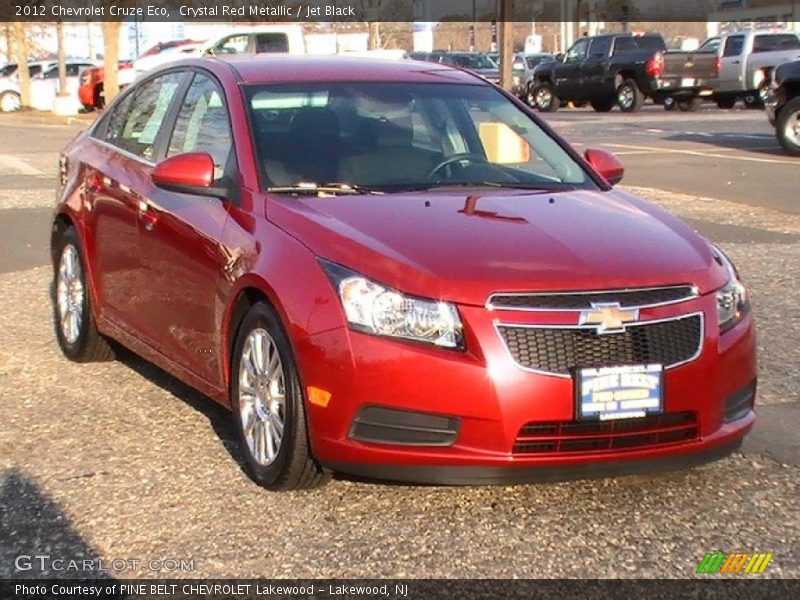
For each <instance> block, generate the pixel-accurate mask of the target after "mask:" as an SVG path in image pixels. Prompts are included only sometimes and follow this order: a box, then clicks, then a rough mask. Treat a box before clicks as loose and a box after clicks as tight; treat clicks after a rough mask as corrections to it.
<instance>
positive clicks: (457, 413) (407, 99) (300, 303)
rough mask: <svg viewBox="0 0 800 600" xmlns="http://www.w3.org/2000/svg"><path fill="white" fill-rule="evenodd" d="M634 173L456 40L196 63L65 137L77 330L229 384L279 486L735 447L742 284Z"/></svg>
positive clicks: (219, 392) (749, 404) (451, 479)
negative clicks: (552, 117)
mask: <svg viewBox="0 0 800 600" xmlns="http://www.w3.org/2000/svg"><path fill="white" fill-rule="evenodd" d="M622 174H623V170H622V167H621V165H620V164H619V163H618V162H617V161H616V160H615V159H614V157H613V156H611V155H609V154H607V153H605V152H603V151H600V150H587V151H586V152H585V153H584V154H583V155H579V154H578V153H577V152H576V151H575V150H574V149H573V148H571V147H570V146H569V145H567V144H566V143H565V142H564V141H563V140H562V139H561V138H559V137H558V136H557V135H556V134H555V133H554V132H553V131H552V130H551V129H550V128H549V127H548V126H547V125H546V124H544V123H543V122H541V121H540V120H539V119H538V118H537V117H536V116H535V115H533V114H532V113H531V111H530V110H529V109H528V108H527V107H525V106H524V105H523V104H522V103H520V102H519V101H518V100H517V99H516V98H514V97H512V96H511V95H509V94H507V93H505V92H504V91H502V90H501V89H499V88H498V87H496V86H494V85H492V84H490V83H488V82H487V81H485V80H484V79H481V78H480V77H478V76H476V75H474V74H471V73H468V72H466V71H461V70H457V69H453V68H449V67H446V66H443V65H435V64H429V63H421V62H414V61H396V62H393V61H374V60H365V59H349V58H341V57H320V58H310V57H290V56H281V57H261V56H259V57H233V58H229V59H193V60H188V61H184V62H181V63H173V64H172V65H170V66H168V67H164V68H161V69H159V70H157V71H155V72H153V73H151V74H150V75H148V76H147V77H146V78H144V79H143V80H141V81H140V82H138V83H137V84H136V85H133V86H131V87H130V88H128V89H127V90H126V91H125V92H124V93H123V94H122V95H121V96H119V97H118V98H117V99H116V100H115V101H114V102H113V104H112V105H111V106H109V108H108V109H107V110H106V112H105V113H104V114H103V115H102V117H101V118H100V119H99V120H98V121H97V122H96V123H95V124H94V125H93V126H92V127H91V128H90V129H89V130H88V131H86V132H85V133H83V134H81V135H80V136H79V137H78V138H77V139H76V140H74V141H73V142H72V143H71V144H70V145H69V146H68V147H67V148H66V149H65V150H64V151H63V153H62V155H61V157H60V186H59V190H58V196H59V201H58V205H57V209H56V214H55V218H54V221H53V227H52V256H53V262H54V282H53V305H54V313H55V330H56V335H57V338H58V343H59V345H60V347H61V349H62V351H63V353H64V354H65V355H66V356H67V357H68V358H70V359H72V360H74V361H78V362H88V361H96V360H104V359H110V358H112V357H113V349H114V347H115V345H116V344H121V345H123V346H126V347H128V348H130V349H132V350H133V351H135V352H136V353H138V354H140V355H141V356H143V357H145V358H146V359H148V360H150V361H152V362H154V363H156V364H157V365H159V366H160V367H162V368H163V369H165V370H166V371H168V372H170V373H172V374H173V375H174V376H176V377H177V378H179V379H181V380H183V381H184V382H186V383H188V384H189V385H191V386H193V387H195V388H197V389H198V390H200V391H202V392H203V393H205V394H207V395H208V396H210V397H211V398H213V399H214V400H216V401H217V402H219V403H221V404H223V405H225V406H227V407H230V409H231V412H232V414H233V419H234V422H235V424H236V430H237V432H238V437H239V440H240V444H241V452H242V454H243V456H244V459H245V463H246V465H247V467H248V470H249V472H250V474H251V476H252V478H253V479H254V480H255V481H256V482H258V483H259V484H261V485H263V486H265V487H267V488H269V489H274V490H283V489H296V488H302V487H311V486H314V485H319V484H320V483H322V482H324V481H325V480H326V479H327V477H328V474H329V473H331V472H345V473H351V474H354V475H356V476H361V477H369V478H378V479H385V480H405V481H418V482H429V483H431V482H432V483H447V484H450V483H471V484H474V483H513V482H522V481H529V480H532V479H539V478H553V477H558V478H561V477H572V476H592V475H599V474H614V473H618V472H629V471H641V470H643V469H651V468H669V467H673V466H685V465H690V464H695V463H699V462H702V461H707V460H711V459H715V458H719V457H721V456H724V455H725V454H727V453H730V452H731V451H732V450H734V449H735V448H737V447H738V444H739V443H740V442H741V439H742V437H743V436H744V435H745V434H746V433H747V432H748V431H749V429H750V428H751V427H752V425H753V422H754V419H755V414H754V412H753V402H754V397H755V390H756V363H755V336H754V326H753V318H752V314H751V311H750V307H749V303H748V299H747V293H746V290H745V287H744V286H743V284H742V283H741V281H740V278H739V276H738V274H737V272H736V269H735V268H734V266H733V265H732V264H731V262H730V260H729V259H728V258H727V257H726V256H725V254H724V253H723V252H722V251H721V250H720V249H719V248H717V247H715V246H713V245H712V244H710V243H709V242H708V241H706V240H705V239H703V238H702V237H700V236H699V235H698V234H697V233H695V232H694V231H692V230H691V229H690V228H689V227H688V226H687V225H685V224H684V223H682V222H681V221H680V220H678V219H677V218H675V217H673V216H671V215H670V214H668V213H666V212H664V211H662V210H660V209H659V208H657V207H655V206H653V205H651V204H648V203H647V202H645V201H643V200H640V199H638V198H636V197H634V196H632V195H630V194H628V193H626V192H624V191H621V190H618V189H614V187H613V186H614V184H616V183H617V182H618V181H619V180H620V179H621V178H622ZM689 175H690V174H689ZM678 176H681V175H680V174H677V173H676V177H678ZM112 341H113V342H116V344H114V343H112Z"/></svg>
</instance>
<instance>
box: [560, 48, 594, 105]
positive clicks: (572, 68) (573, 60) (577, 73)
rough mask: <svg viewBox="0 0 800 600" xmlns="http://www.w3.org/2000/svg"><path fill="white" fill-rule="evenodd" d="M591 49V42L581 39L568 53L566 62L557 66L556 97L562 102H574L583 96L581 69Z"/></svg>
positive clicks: (565, 58)
mask: <svg viewBox="0 0 800 600" xmlns="http://www.w3.org/2000/svg"><path fill="white" fill-rule="evenodd" d="M588 49H589V40H588V39H580V40H578V41H577V42H575V43H574V44H573V45H572V47H571V48H570V49H569V50H568V51H567V55H566V57H564V62H563V63H561V64H560V65H556V68H555V79H556V80H555V82H554V83H555V87H556V96H559V97H560V98H561V99H562V100H564V101H567V100H574V99H577V98H578V97H580V96H581V83H582V81H581V79H582V73H581V67H582V64H583V61H584V60H586V54H587V51H588Z"/></svg>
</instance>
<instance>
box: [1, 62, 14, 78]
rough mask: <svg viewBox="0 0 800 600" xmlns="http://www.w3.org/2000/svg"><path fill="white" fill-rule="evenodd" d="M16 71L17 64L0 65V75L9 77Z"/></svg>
mask: <svg viewBox="0 0 800 600" xmlns="http://www.w3.org/2000/svg"><path fill="white" fill-rule="evenodd" d="M16 71H17V65H15V64H10V65H5V66H3V67H0V77H11V76H12V75H13V74H14V73H15V72H16Z"/></svg>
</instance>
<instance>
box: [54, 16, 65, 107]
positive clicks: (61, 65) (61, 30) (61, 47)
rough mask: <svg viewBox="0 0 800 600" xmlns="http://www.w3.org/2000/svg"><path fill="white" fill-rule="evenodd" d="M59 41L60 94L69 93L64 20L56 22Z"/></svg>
mask: <svg viewBox="0 0 800 600" xmlns="http://www.w3.org/2000/svg"><path fill="white" fill-rule="evenodd" d="M56 39H57V41H58V95H59V96H66V95H67V51H66V49H65V48H64V22H63V21H59V22H58V23H56Z"/></svg>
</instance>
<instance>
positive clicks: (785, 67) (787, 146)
mask: <svg viewBox="0 0 800 600" xmlns="http://www.w3.org/2000/svg"><path fill="white" fill-rule="evenodd" d="M765 106H766V109H767V117H768V118H769V122H770V123H771V124H772V125H774V126H775V134H776V135H777V136H778V141H779V142H780V143H781V146H783V149H784V150H786V152H788V153H789V154H791V155H793V156H800V61H794V62H790V63H784V64H782V65H780V66H778V67H776V68H775V71H774V72H773V76H772V83H771V85H770V91H769V94H768V95H767V99H766V102H765Z"/></svg>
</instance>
